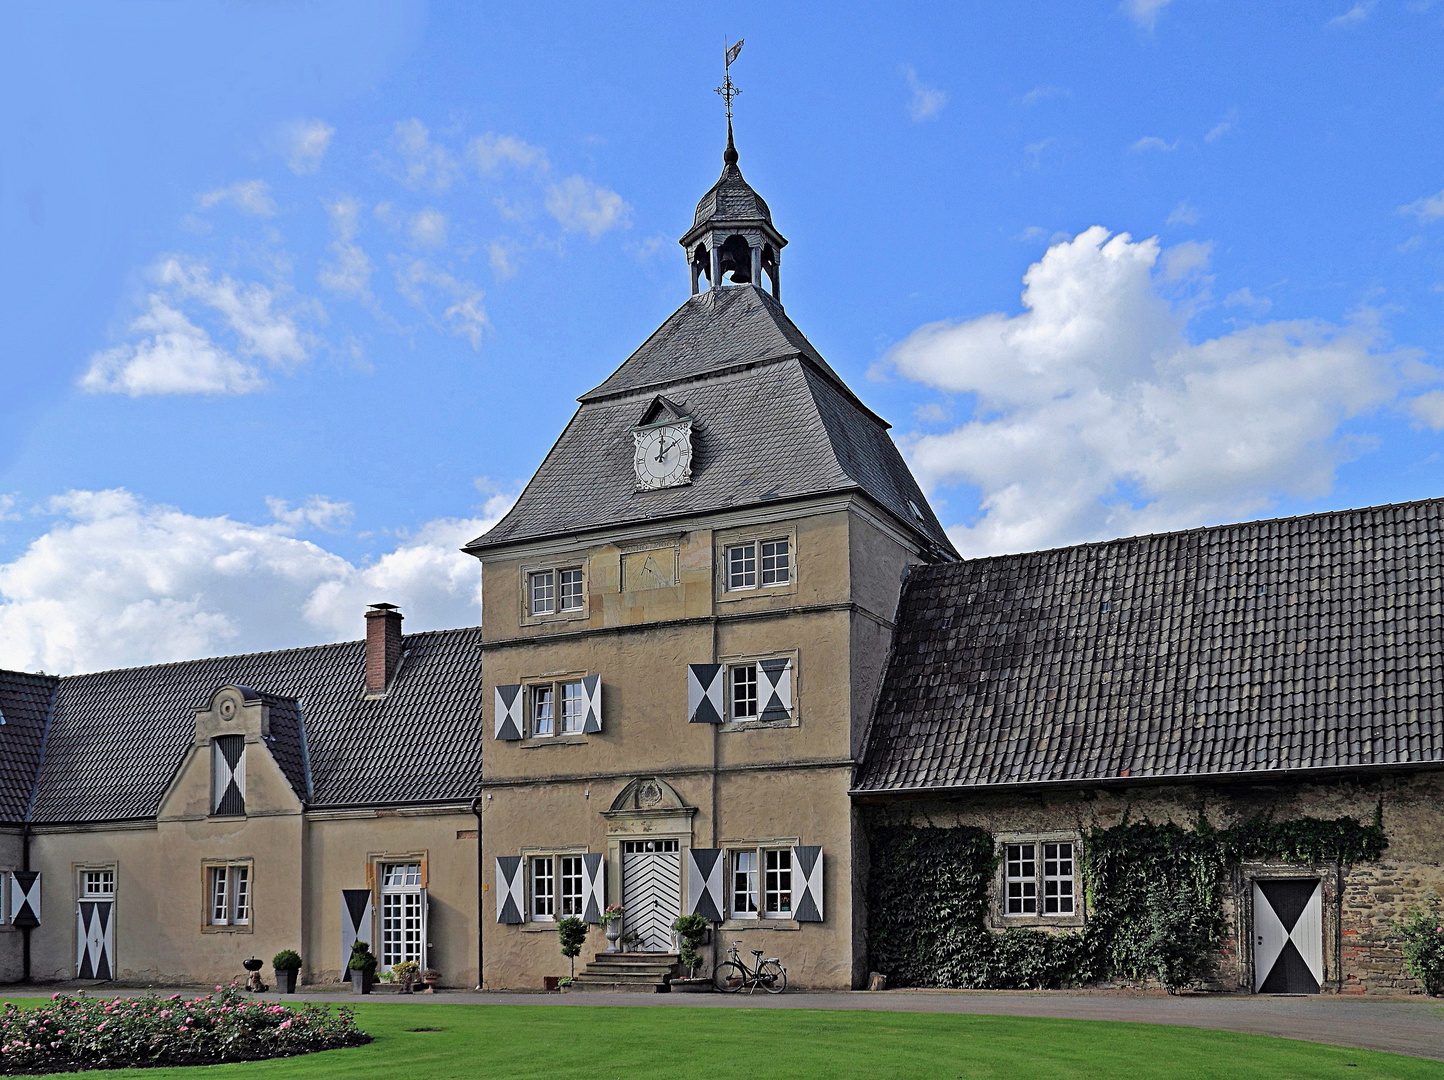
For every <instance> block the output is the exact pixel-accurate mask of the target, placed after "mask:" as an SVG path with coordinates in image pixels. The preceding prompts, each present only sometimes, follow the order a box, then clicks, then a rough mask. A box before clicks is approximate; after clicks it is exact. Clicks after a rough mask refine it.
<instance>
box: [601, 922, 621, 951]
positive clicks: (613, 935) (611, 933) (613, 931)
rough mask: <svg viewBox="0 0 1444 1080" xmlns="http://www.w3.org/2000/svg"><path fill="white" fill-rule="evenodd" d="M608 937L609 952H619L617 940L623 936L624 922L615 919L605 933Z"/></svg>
mask: <svg viewBox="0 0 1444 1080" xmlns="http://www.w3.org/2000/svg"><path fill="white" fill-rule="evenodd" d="M604 933H605V934H606V935H607V952H616V951H617V939H618V938H619V937H621V936H622V920H621V919H613V920H612V921H611V922H609V923H607V928H606V930H605V931H604Z"/></svg>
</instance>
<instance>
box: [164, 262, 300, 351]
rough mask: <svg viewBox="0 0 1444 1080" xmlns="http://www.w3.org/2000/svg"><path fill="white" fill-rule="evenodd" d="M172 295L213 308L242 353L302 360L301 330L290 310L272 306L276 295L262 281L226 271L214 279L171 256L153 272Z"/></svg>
mask: <svg viewBox="0 0 1444 1080" xmlns="http://www.w3.org/2000/svg"><path fill="white" fill-rule="evenodd" d="M156 276H157V278H158V279H159V281H160V283H161V285H162V286H164V287H166V288H168V289H169V290H170V293H171V295H173V296H177V297H180V298H181V299H184V300H194V301H196V302H198V303H200V304H203V305H204V306H206V307H208V308H210V309H211V310H212V311H214V312H216V313H217V314H218V315H220V316H221V318H222V319H224V320H225V322H226V324H227V325H228V326H229V327H230V328H231V330H232V331H234V332H235V334H236V336H237V337H238V338H239V339H240V344H241V352H242V353H244V354H246V355H249V356H258V357H260V358H261V359H263V360H266V361H268V362H269V363H272V364H276V365H280V366H286V365H290V364H296V363H300V362H301V361H302V360H305V359H306V355H307V349H306V342H305V335H304V334H302V332H301V330H300V328H299V327H298V326H297V325H296V321H295V320H294V319H293V318H292V317H291V316H290V315H288V314H286V313H284V312H281V311H278V310H277V309H276V307H275V303H274V302H275V294H274V293H273V292H272V291H271V290H270V289H268V288H267V287H266V286H264V285H262V284H261V283H260V282H256V281H252V282H249V283H247V282H238V281H236V280H234V279H233V278H231V277H230V276H229V275H225V274H223V275H221V277H220V278H219V279H218V280H212V279H211V274H210V271H209V270H208V269H207V268H206V267H205V266H204V265H203V264H201V263H198V262H192V261H190V260H182V259H180V258H177V257H175V256H171V257H169V258H167V259H164V260H162V261H161V263H160V265H159V267H158V269H157V273H156Z"/></svg>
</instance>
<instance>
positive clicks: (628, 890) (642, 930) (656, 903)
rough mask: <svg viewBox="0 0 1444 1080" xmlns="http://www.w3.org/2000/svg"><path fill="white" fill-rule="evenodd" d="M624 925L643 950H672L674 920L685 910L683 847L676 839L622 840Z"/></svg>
mask: <svg viewBox="0 0 1444 1080" xmlns="http://www.w3.org/2000/svg"><path fill="white" fill-rule="evenodd" d="M622 906H623V907H625V908H626V909H627V915H626V922H625V923H624V924H623V926H624V928H625V929H626V930H629V931H634V932H635V933H636V934H637V935H638V936H640V937H641V939H642V941H641V945H642V950H643V951H644V952H671V951H672V923H674V922H676V921H677V917H678V916H679V915H681V914H682V851H681V845H680V844H679V843H678V842H677V841H676V840H623V841H622Z"/></svg>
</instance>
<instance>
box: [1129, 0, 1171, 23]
mask: <svg viewBox="0 0 1444 1080" xmlns="http://www.w3.org/2000/svg"><path fill="white" fill-rule="evenodd" d="M1169 3H1170V0H1123V3H1122V4H1120V5H1119V7H1121V8H1122V9H1123V10H1124V11H1125V12H1127V13H1128V17H1129V18H1130V19H1132V20H1133V21H1134V22H1136V23H1137V24H1138V25H1139V26H1141V27H1143V28H1144V29H1145V30H1152V29H1153V27H1154V24H1155V23H1157V22H1158V13H1159V12H1160V11H1162V10H1163V9H1164V8H1166V7H1167V6H1168V5H1169Z"/></svg>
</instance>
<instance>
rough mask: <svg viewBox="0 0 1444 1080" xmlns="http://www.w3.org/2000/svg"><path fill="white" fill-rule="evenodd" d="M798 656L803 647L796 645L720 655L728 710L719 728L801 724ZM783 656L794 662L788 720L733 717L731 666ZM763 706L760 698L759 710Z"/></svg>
mask: <svg viewBox="0 0 1444 1080" xmlns="http://www.w3.org/2000/svg"><path fill="white" fill-rule="evenodd" d="M799 656H800V651H799V650H797V649H779V650H777V651H775V652H759V653H731V654H728V655H726V656H719V657H717V662H718V663H719V664H721V665H722V680H723V681H722V705H723V711H724V713H725V715H724V716H723V718H722V723H721V724H720V725H718V729H719V730H721V731H778V730H782V729H785V728H795V727H798V726H799V725H800V724H801V721H802V708H801V706H800V705H799V702H800V701H801V700H802V682H801V678H800V675H799V668H800V666H801V665H800V664H799ZM781 659H786V660H789V661H791V662H792V701H791V702H790V703H789V706H788V707H789V711H790V712H791V716H790V717H789V718H788V719H787V720H786V721H774V720H759V719H758V718H757V717H755V716H750V717H744V718H743V719H741V720H734V719H732V669H733V668H734V667H737V666H739V665H741V664H753V663H756V662H758V661H760V660H781ZM762 707H763V703H762V702H761V701H759V702H758V710H759V711H760V710H761V709H762Z"/></svg>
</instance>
